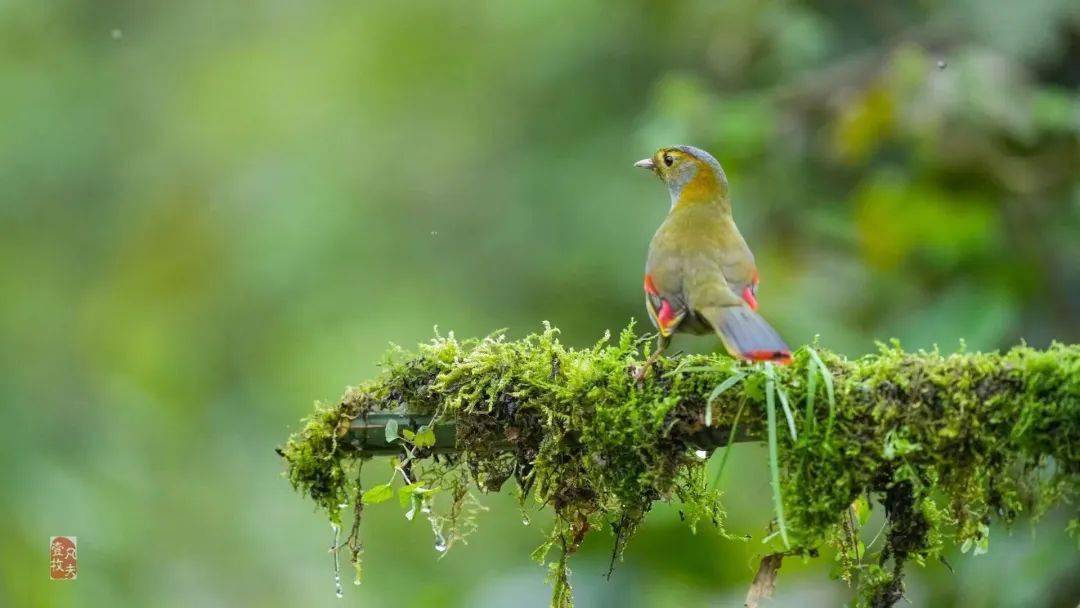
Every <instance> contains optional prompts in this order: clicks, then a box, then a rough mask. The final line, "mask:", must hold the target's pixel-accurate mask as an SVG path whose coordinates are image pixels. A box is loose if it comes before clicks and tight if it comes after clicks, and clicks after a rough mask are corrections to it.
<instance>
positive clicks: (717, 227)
mask: <svg viewBox="0 0 1080 608" xmlns="http://www.w3.org/2000/svg"><path fill="white" fill-rule="evenodd" d="M634 166H635V167H640V168H642V169H648V170H650V171H652V172H653V173H655V174H656V175H657V176H658V177H659V178H660V179H661V180H662V181H663V182H664V183H665V184H667V187H668V192H669V193H670V194H671V210H670V211H669V212H668V216H667V219H665V220H664V223H663V224H661V225H660V228H659V229H657V231H656V234H655V235H653V238H652V242H651V243H650V244H649V257H648V261H647V262H646V263H645V307H646V308H647V309H648V311H649V318H650V319H652V322H653V325H655V326H656V328H657V329H658V330H659V332H660V333H659V337H658V338H657V348H656V352H654V353H653V354H652V356H651V357H649V360H648V361H646V363H645V365H644V366H643V367H642V368H640V369H639V370H638V371H637V373H636V375H637V377H638V379H639V380H640V379H642V378H644V377H645V375H646V374H648V372H649V369H650V368H651V367H652V365H653V363H655V361H656V359H657V358H659V357H660V355H661V354H662V353H663V351H664V349H665V348H667V346H668V344H669V343H670V341H671V336H672V334H674V333H675V332H680V333H690V334H697V335H701V334H707V333H712V332H716V335H718V336H720V340H721V341H722V342H723V344H724V348H725V349H727V351H728V353H730V354H731V355H732V356H733V357H736V358H738V359H745V360H749V361H773V362H776V363H790V362H791V349H789V348H788V346H787V344H785V343H784V341H783V340H782V339H781V338H780V336H779V335H778V334H777V333H776V330H774V329H773V328H772V327H771V326H770V325H769V324H768V323H767V322H766V321H765V319H763V318H762V317H761V315H759V314H758V313H757V312H755V311H756V310H757V306H758V304H757V287H758V272H757V267H756V266H755V265H754V254H752V253H750V248H749V247H748V246H747V245H746V241H745V240H743V237H742V235H741V234H739V229H738V228H737V227H736V226H735V220H734V219H733V218H732V217H731V199H730V197H729V196H728V181H727V176H726V175H724V170H723V169H722V168H721V167H720V163H719V162H717V160H716V159H715V158H713V157H712V155H710V154H709V153H708V152H706V151H704V150H701V149H698V148H694V147H691V146H673V147H670V148H661V149H660V150H658V151H657V152H656V154H654V155H653V156H652V158H646V159H644V160H640V161H638V162H636V163H634Z"/></svg>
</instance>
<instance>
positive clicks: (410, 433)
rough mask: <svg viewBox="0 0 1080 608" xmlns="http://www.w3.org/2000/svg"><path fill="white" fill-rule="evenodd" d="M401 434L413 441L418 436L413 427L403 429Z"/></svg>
mask: <svg viewBox="0 0 1080 608" xmlns="http://www.w3.org/2000/svg"><path fill="white" fill-rule="evenodd" d="M401 436H402V437H404V438H405V439H407V440H409V441H412V440H413V438H415V437H416V433H414V432H413V430H412V429H402V430H401Z"/></svg>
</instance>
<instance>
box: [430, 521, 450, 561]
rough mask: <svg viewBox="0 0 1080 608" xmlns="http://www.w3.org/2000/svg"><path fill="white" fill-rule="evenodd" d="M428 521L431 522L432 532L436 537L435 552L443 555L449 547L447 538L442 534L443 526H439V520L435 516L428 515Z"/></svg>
mask: <svg viewBox="0 0 1080 608" xmlns="http://www.w3.org/2000/svg"><path fill="white" fill-rule="evenodd" d="M428 521H429V522H431V532H432V533H433V534H434V535H435V550H436V551H438V552H439V553H443V552H444V551H446V548H447V547H446V537H445V536H443V533H442V526H440V525H439V520H438V519H437V518H436V517H435V516H434V515H428Z"/></svg>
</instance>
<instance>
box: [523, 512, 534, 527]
mask: <svg viewBox="0 0 1080 608" xmlns="http://www.w3.org/2000/svg"><path fill="white" fill-rule="evenodd" d="M531 523H532V521H530V520H529V516H528V515H522V516H521V525H523V526H527V525H529V524H531Z"/></svg>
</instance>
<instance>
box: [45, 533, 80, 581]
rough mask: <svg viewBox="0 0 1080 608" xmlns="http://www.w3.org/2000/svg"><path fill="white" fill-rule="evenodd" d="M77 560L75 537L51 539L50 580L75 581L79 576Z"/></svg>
mask: <svg viewBox="0 0 1080 608" xmlns="http://www.w3.org/2000/svg"><path fill="white" fill-rule="evenodd" d="M77 560H78V553H77V551H76V549H75V537H74V536H50V537H49V578H51V579H52V580H54V581H70V580H75V578H76V577H77V576H78V574H79V569H78V566H77Z"/></svg>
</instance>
